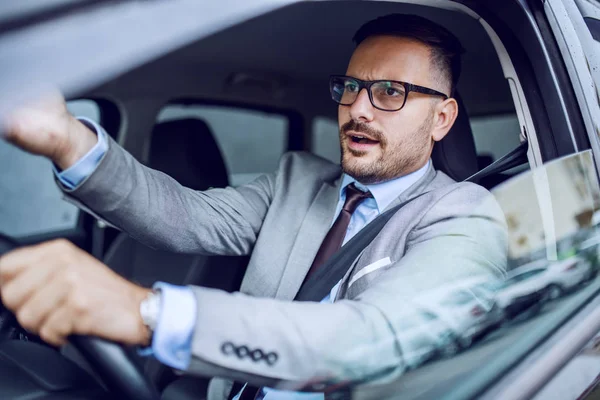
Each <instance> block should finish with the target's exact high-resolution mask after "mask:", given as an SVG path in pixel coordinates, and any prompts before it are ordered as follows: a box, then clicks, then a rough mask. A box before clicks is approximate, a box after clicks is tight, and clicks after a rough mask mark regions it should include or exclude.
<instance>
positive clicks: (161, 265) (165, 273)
mask: <svg viewBox="0 0 600 400" xmlns="http://www.w3.org/2000/svg"><path fill="white" fill-rule="evenodd" d="M148 166H149V167H150V168H153V169H156V170H159V171H161V172H164V173H166V174H167V175H169V176H171V177H172V178H174V179H175V180H177V181H178V182H179V183H180V184H182V185H183V186H186V187H189V188H191V189H195V190H206V189H209V188H211V187H225V186H227V185H228V175H227V168H226V166H225V161H224V159H223V156H222V154H221V151H220V149H219V146H218V145H217V142H216V141H215V138H214V137H213V135H212V133H211V131H210V128H209V126H208V125H207V124H206V123H205V122H204V121H202V120H200V119H197V118H186V119H180V120H175V121H167V122H161V123H159V124H157V125H156V126H155V127H154V129H153V131H152V139H151V146H150V156H149V160H148ZM104 262H105V263H106V264H107V265H108V266H109V267H111V268H112V269H113V270H115V271H116V272H118V273H119V274H121V275H122V276H124V277H126V278H128V279H130V280H132V281H134V282H136V283H138V284H140V285H143V286H146V287H150V286H151V285H152V284H153V283H155V282H156V281H162V282H168V283H172V284H179V285H181V284H202V285H203V286H207V287H215V288H219V289H223V290H227V291H234V290H237V289H238V288H239V286H240V284H241V281H242V278H243V275H244V271H245V267H246V265H247V263H248V258H247V257H209V256H198V255H187V254H176V253H171V252H167V251H159V250H154V249H151V248H149V247H147V246H145V245H143V244H141V243H139V242H137V241H136V240H134V239H132V238H131V237H130V236H128V235H127V234H125V233H120V234H119V235H118V236H117V238H116V239H115V241H114V242H113V243H112V244H111V247H110V248H109V249H108V251H107V253H106V256H105V258H104ZM214 264H218V267H217V265H214ZM139 361H140V362H142V361H141V360H139ZM142 364H144V369H145V371H146V374H147V375H148V376H149V377H150V378H151V379H152V380H153V381H154V382H155V383H156V385H157V387H159V389H160V388H162V387H164V386H165V385H166V384H168V383H169V382H170V381H171V380H173V379H174V378H175V375H173V373H172V371H171V370H170V369H168V368H165V367H164V366H162V365H161V364H160V363H158V362H156V361H153V360H152V359H149V360H146V361H145V362H142Z"/></svg>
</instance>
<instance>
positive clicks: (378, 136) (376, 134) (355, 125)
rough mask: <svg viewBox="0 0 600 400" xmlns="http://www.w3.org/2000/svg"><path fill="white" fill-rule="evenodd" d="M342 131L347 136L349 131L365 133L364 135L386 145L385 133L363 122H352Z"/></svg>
mask: <svg viewBox="0 0 600 400" xmlns="http://www.w3.org/2000/svg"><path fill="white" fill-rule="evenodd" d="M340 131H341V133H343V134H346V132H348V131H354V132H358V133H364V134H366V135H368V136H370V137H371V138H373V139H375V140H377V141H378V142H381V143H385V135H384V134H383V133H381V131H378V130H377V129H374V128H372V127H370V126H369V125H367V124H365V123H363V122H357V121H354V120H350V121H348V122H346V123H345V124H343V125H342V127H341V129H340Z"/></svg>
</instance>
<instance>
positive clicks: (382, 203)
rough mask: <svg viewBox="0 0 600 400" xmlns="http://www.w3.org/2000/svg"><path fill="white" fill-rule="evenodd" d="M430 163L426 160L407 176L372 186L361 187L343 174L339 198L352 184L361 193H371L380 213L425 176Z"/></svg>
mask: <svg viewBox="0 0 600 400" xmlns="http://www.w3.org/2000/svg"><path fill="white" fill-rule="evenodd" d="M430 163H431V160H428V161H427V164H425V165H424V166H423V167H421V168H419V169H418V170H416V171H414V172H411V173H410V174H408V175H404V176H401V177H399V178H396V179H392V180H391V181H387V182H383V183H376V184H373V185H363V184H362V183H360V182H358V181H357V180H356V179H354V178H353V177H351V176H350V175H348V174H344V178H343V179H342V187H341V188H340V197H341V195H342V193H344V190H346V186H348V185H349V184H351V183H354V184H355V185H356V187H357V188H358V189H360V190H363V191H367V190H368V191H370V192H371V194H372V195H373V198H374V199H375V202H376V203H377V210H378V211H379V213H382V212H383V210H385V209H386V208H387V206H389V205H390V204H391V203H392V202H393V201H394V200H396V199H397V198H398V196H400V195H401V194H402V192H404V191H405V190H406V189H408V188H409V187H411V186H412V185H413V184H414V183H415V182H417V181H418V180H419V179H421V178H422V177H423V176H424V175H425V173H426V172H427V168H429V164H430Z"/></svg>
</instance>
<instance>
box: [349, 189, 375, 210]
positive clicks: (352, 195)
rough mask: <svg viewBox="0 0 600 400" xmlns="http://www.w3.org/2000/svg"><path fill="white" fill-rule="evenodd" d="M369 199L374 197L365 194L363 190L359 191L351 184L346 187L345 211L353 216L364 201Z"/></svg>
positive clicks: (367, 193) (368, 193)
mask: <svg viewBox="0 0 600 400" xmlns="http://www.w3.org/2000/svg"><path fill="white" fill-rule="evenodd" d="M369 197H373V195H372V194H371V192H363V191H362V190H360V189H358V188H357V187H356V186H355V185H354V183H351V184H349V185H348V186H346V201H345V202H344V207H343V210H345V211H347V212H349V213H350V214H353V213H354V211H355V210H356V207H358V205H359V204H360V203H362V202H363V200H365V199H368V198H369Z"/></svg>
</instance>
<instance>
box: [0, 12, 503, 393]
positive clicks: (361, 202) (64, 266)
mask: <svg viewBox="0 0 600 400" xmlns="http://www.w3.org/2000/svg"><path fill="white" fill-rule="evenodd" d="M355 41H356V43H357V48H356V50H355V51H354V53H353V55H352V58H351V60H350V62H349V65H348V68H347V71H346V74H345V75H344V76H334V77H332V78H331V82H330V87H331V93H332V97H333V99H334V100H335V101H336V102H337V103H338V104H339V111H338V119H339V126H340V146H341V150H342V159H341V167H342V168H341V170H340V168H339V166H337V165H334V164H332V163H329V162H326V161H324V160H322V159H320V158H317V157H314V156H311V155H308V154H304V153H291V154H286V155H285V156H284V157H283V158H282V160H281V162H280V166H279V169H278V170H277V171H276V172H275V173H273V174H268V175H264V176H262V177H259V178H258V179H256V180H255V181H254V182H252V183H249V184H247V185H244V186H241V187H238V188H226V189H212V190H208V191H205V192H195V191H192V190H189V189H186V188H183V187H181V186H180V185H179V184H177V183H176V182H175V181H174V180H172V179H170V178H169V177H167V176H166V175H164V174H162V173H159V172H156V171H153V170H150V169H148V168H145V167H144V166H142V165H141V164H139V163H138V162H137V161H135V160H134V159H133V158H132V157H131V156H130V155H129V154H128V153H127V152H125V151H124V150H123V149H122V148H120V147H119V146H118V145H117V144H116V143H115V142H113V141H112V140H111V139H110V138H109V137H108V135H106V133H104V132H103V131H102V128H101V127H99V126H95V125H94V124H92V123H91V122H89V121H85V120H83V121H78V120H76V119H75V118H73V117H72V116H70V115H69V114H68V113H67V111H66V109H65V106H64V103H63V102H62V100H60V101H57V100H55V101H52V102H49V104H46V105H45V106H38V107H35V108H31V109H23V110H20V111H19V112H17V113H15V116H14V118H13V119H12V122H10V124H9V126H8V129H7V132H8V135H7V137H8V140H9V141H11V142H12V143H14V144H16V145H17V146H20V147H22V148H23V149H26V150H28V151H30V152H32V153H36V154H42V155H44V156H47V157H49V158H50V159H51V160H52V161H54V163H55V164H56V165H57V167H58V168H59V169H60V171H61V172H59V171H56V174H57V177H58V180H59V181H60V186H61V188H62V189H63V190H64V192H65V193H66V194H67V195H68V196H69V197H70V198H71V199H72V200H74V201H76V202H77V203H78V204H79V205H80V206H82V207H85V208H86V209H89V210H90V211H91V212H93V213H95V214H96V215H98V216H99V217H100V218H102V219H104V220H106V221H108V222H109V223H111V224H113V225H116V226H118V227H120V228H121V229H123V230H125V231H126V232H128V233H130V234H131V235H132V236H133V237H135V238H137V239H139V240H141V241H142V242H144V243H147V244H149V245H151V246H153V247H158V248H162V249H168V250H173V251H181V252H196V253H206V254H223V255H225V254H230V255H243V254H250V253H251V254H252V258H251V261H250V264H249V266H248V270H247V272H246V276H245V278H244V282H243V284H242V292H243V294H242V293H237V294H228V293H224V292H222V291H218V290H211V289H206V288H199V287H176V286H170V285H166V284H158V285H157V286H156V287H155V289H158V290H157V291H154V292H153V291H150V290H149V289H148V288H142V287H139V286H137V285H134V284H133V283H131V282H128V281H126V280H125V279H123V278H121V277H119V276H117V275H116V274H115V273H113V272H112V271H110V270H109V269H108V268H107V267H106V266H104V265H103V264H101V263H100V262H99V261H97V260H95V259H94V258H92V257H91V256H89V255H88V254H86V253H84V252H82V251H80V250H78V249H76V248H75V247H74V246H73V245H71V244H69V243H66V242H64V241H55V242H51V243H45V244H41V245H39V246H33V247H28V248H23V249H20V250H17V251H14V252H12V253H9V254H7V255H5V256H4V257H2V258H1V259H0V294H1V296H2V300H3V302H4V304H5V305H6V306H7V307H8V308H9V309H11V310H13V311H14V312H15V314H16V316H17V318H18V320H19V322H20V323H21V324H22V325H23V327H25V328H26V329H28V330H30V331H33V332H39V334H40V335H41V337H42V338H43V339H44V340H46V341H48V342H50V343H53V344H56V345H60V344H63V343H64V342H65V340H66V337H67V336H68V335H70V334H72V333H78V334H84V335H94V336H98V337H102V338H106V339H110V340H114V341H117V342H121V343H125V344H130V345H140V346H150V348H151V350H152V351H153V353H154V355H155V356H156V357H157V358H158V359H159V360H160V361H161V362H163V363H165V364H167V365H169V366H172V367H175V368H178V369H182V370H186V371H188V372H189V373H191V374H200V375H207V376H220V377H224V378H229V379H237V380H238V381H243V382H249V383H251V384H254V385H258V386H260V385H271V386H273V385H275V384H278V383H280V382H287V383H289V384H290V385H291V386H293V385H295V384H300V383H301V382H307V381H311V382H315V383H317V384H318V383H320V382H328V383H333V384H336V383H339V382H345V381H354V382H361V381H369V380H372V379H380V378H386V379H389V378H393V377H394V376H397V375H399V374H401V373H402V372H403V371H404V370H405V368H406V363H405V360H404V358H403V351H406V349H405V348H404V347H403V346H404V344H403V342H402V332H401V330H402V329H401V326H402V318H403V315H408V314H410V313H411V312H414V310H415V301H416V298H417V297H418V296H419V295H421V296H422V295H423V293H424V292H425V291H426V290H429V289H432V288H436V287H439V286H441V285H443V284H445V283H448V282H451V281H456V280H460V279H464V278H468V277H472V276H475V275H476V276H497V275H500V274H502V271H503V269H504V264H505V261H506V230H505V225H504V221H503V216H502V212H501V211H500V209H499V207H498V206H497V205H496V203H495V202H494V201H493V199H492V198H491V195H490V194H489V193H488V192H487V191H486V190H485V189H483V188H481V187H479V186H477V185H474V184H471V183H456V182H454V181H452V180H451V179H450V178H449V177H448V176H446V175H444V174H443V173H441V172H436V171H435V170H434V168H433V166H432V164H431V162H430V156H431V152H432V148H433V145H434V143H435V142H437V141H439V140H441V139H442V138H443V137H444V136H445V135H446V134H447V133H448V131H449V130H450V128H451V127H452V124H453V123H454V121H455V120H456V117H457V113H458V107H457V103H456V100H455V99H453V98H452V97H451V95H452V93H453V91H454V87H455V85H456V81H457V80H458V76H459V72H460V52H461V47H460V44H459V43H458V40H457V39H456V38H455V37H454V36H453V35H452V34H451V33H449V32H448V31H447V30H445V29H444V28H442V27H440V26H438V25H436V24H434V23H432V22H430V21H428V20H425V19H423V18H420V17H416V16H407V15H390V16H387V17H382V18H379V19H376V20H374V21H371V22H369V23H367V24H365V25H364V26H363V27H361V29H359V31H358V32H357V34H356V36H355ZM417 196H418V197H417ZM410 199H413V200H412V201H409V202H408V203H407V204H406V205H405V206H403V207H402V208H401V209H400V210H399V211H398V212H397V213H396V214H395V215H394V216H393V217H392V219H391V220H390V221H389V222H388V223H387V225H386V226H385V227H384V228H383V230H382V231H381V232H380V234H379V235H378V236H377V237H376V238H375V239H374V240H373V242H372V243H371V244H370V245H369V246H368V247H367V248H366V249H365V251H364V252H363V253H362V254H361V255H360V256H359V257H358V258H357V259H356V260H355V261H354V262H353V263H352V265H348V272H347V273H346V274H345V276H344V277H343V278H342V280H341V281H339V282H338V283H337V284H336V285H335V286H334V287H333V288H332V290H331V292H330V294H329V296H326V298H325V299H323V301H322V302H321V303H316V302H292V301H291V300H293V299H294V297H295V296H296V294H297V293H298V290H299V289H300V287H301V285H302V283H303V282H304V281H305V279H306V276H307V274H308V275H310V274H312V273H314V272H315V271H318V269H319V267H320V266H322V265H323V263H324V262H325V261H326V260H327V259H328V258H329V256H331V254H332V253H334V252H335V251H336V250H337V249H339V247H340V246H341V245H342V243H345V242H347V241H348V240H350V238H352V237H353V236H354V235H355V234H356V233H357V232H358V231H360V230H361V229H362V228H363V227H364V226H365V225H367V224H368V223H369V222H371V221H372V220H373V219H374V218H375V217H377V215H379V214H380V213H382V212H383V211H384V210H386V209H389V208H391V207H393V206H394V205H397V204H401V203H402V202H404V201H408V200H410ZM165 268H168V266H165ZM317 387H318V386H314V387H313V388H317ZM247 390H250V389H248V388H246V389H245V390H244V391H245V393H242V396H246V397H247V394H248V393H249V392H248V391H247ZM230 391H231V383H224V382H223V381H220V383H218V382H217V383H214V384H213V385H212V386H211V390H210V396H209V398H224V397H227V396H228V395H229V392H230ZM232 394H235V393H232ZM265 394H266V397H265V398H266V399H271V398H276V396H277V395H278V392H276V391H273V390H268V389H264V390H261V391H260V393H259V397H260V396H263V395H265ZM279 394H280V393H279ZM239 396H240V394H238V397H239ZM251 397H254V396H253V395H252V396H251ZM244 398H245V397H244ZM316 398H322V395H317V397H316Z"/></svg>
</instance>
